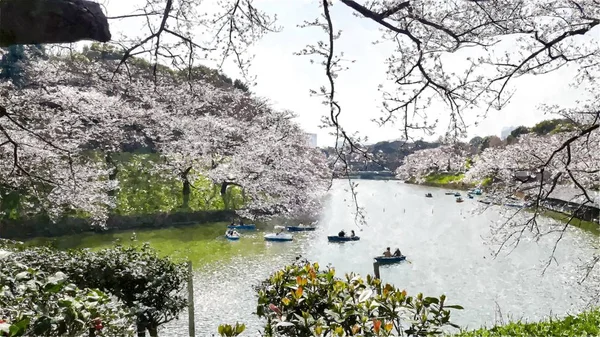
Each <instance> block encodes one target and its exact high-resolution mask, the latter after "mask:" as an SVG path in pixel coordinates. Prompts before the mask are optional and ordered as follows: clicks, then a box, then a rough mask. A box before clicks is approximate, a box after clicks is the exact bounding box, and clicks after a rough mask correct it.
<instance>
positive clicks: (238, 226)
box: [227, 224, 256, 229]
mask: <svg viewBox="0 0 600 337" xmlns="http://www.w3.org/2000/svg"><path fill="white" fill-rule="evenodd" d="M227 228H229V229H256V225H255V224H244V225H229V226H227Z"/></svg>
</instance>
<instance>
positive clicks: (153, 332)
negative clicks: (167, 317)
mask: <svg viewBox="0 0 600 337" xmlns="http://www.w3.org/2000/svg"><path fill="white" fill-rule="evenodd" d="M148 332H149V333H150V337H158V327H157V326H154V325H153V324H152V325H149V326H148Z"/></svg>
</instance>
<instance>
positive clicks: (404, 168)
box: [396, 144, 468, 182]
mask: <svg viewBox="0 0 600 337" xmlns="http://www.w3.org/2000/svg"><path fill="white" fill-rule="evenodd" d="M467 154H468V153H467V151H466V150H465V149H464V147H463V146H461V145H458V144H455V145H443V146H440V147H436V148H432V149H423V150H418V151H415V152H414V153H412V154H410V155H408V156H406V157H404V159H403V160H402V165H400V166H399V167H398V169H397V170H396V175H397V176H398V178H400V179H404V180H408V179H411V178H413V179H415V180H416V181H417V182H422V181H423V180H424V178H425V177H426V176H427V175H429V174H431V173H435V172H439V171H445V172H464V171H465V170H466V163H467Z"/></svg>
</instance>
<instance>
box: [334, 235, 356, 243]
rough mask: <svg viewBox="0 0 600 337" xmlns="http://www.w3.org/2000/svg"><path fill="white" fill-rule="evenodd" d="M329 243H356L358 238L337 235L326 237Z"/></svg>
mask: <svg viewBox="0 0 600 337" xmlns="http://www.w3.org/2000/svg"><path fill="white" fill-rule="evenodd" d="M327 240H328V241H329V242H347V241H358V240H360V237H359V236H339V235H330V236H328V237H327Z"/></svg>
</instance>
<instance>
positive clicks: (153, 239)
mask: <svg viewBox="0 0 600 337" xmlns="http://www.w3.org/2000/svg"><path fill="white" fill-rule="evenodd" d="M226 227H227V223H213V224H199V225H193V226H182V227H169V228H162V229H145V230H126V231H115V232H107V233H100V234H98V233H85V234H77V235H67V236H61V237H55V238H35V239H33V240H31V241H28V242H27V244H28V245H37V246H40V245H51V246H53V247H55V248H58V249H72V248H90V249H92V250H98V249H102V248H107V247H112V246H114V245H115V244H117V243H120V244H122V245H142V244H143V243H144V242H149V243H150V244H151V246H152V247H153V248H154V249H156V250H158V252H159V253H160V254H161V255H163V256H167V255H168V256H170V257H172V258H173V259H175V260H179V261H183V260H190V261H192V263H193V265H194V267H198V266H202V265H206V264H210V263H213V262H217V261H220V262H224V261H227V260H229V259H231V258H232V257H235V256H240V255H244V256H248V255H256V254H260V253H262V252H264V251H265V245H264V244H263V243H264V239H263V235H262V232H261V231H260V230H254V231H241V232H242V235H243V240H240V241H229V240H227V239H225V237H224V234H225V231H226ZM259 228H260V226H259ZM134 232H135V240H132V239H131V238H132V236H133V234H134Z"/></svg>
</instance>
